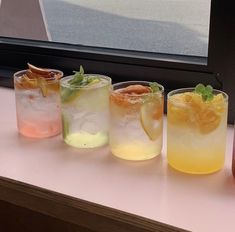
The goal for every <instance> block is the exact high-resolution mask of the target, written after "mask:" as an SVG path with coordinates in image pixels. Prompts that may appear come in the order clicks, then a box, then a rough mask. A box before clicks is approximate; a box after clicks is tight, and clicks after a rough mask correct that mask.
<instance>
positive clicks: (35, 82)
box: [16, 63, 61, 97]
mask: <svg viewBox="0 0 235 232" xmlns="http://www.w3.org/2000/svg"><path fill="white" fill-rule="evenodd" d="M59 78H61V74H60V73H59V72H55V71H53V70H51V69H46V68H45V69H44V68H38V67H36V66H34V65H32V64H30V63H28V69H27V70H26V72H25V73H24V74H23V75H22V76H21V81H19V82H17V83H16V85H17V87H18V88H21V89H37V88H40V90H41V92H42V95H43V96H44V97H46V96H47V95H48V87H49V88H51V89H53V90H54V91H58V90H59V83H55V84H50V85H48V82H50V81H51V80H56V79H59Z"/></svg>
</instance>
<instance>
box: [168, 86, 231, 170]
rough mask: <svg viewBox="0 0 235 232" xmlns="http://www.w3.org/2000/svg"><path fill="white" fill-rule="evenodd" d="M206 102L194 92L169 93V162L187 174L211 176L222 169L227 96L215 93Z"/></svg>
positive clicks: (182, 90)
mask: <svg viewBox="0 0 235 232" xmlns="http://www.w3.org/2000/svg"><path fill="white" fill-rule="evenodd" d="M213 95H214V97H213V99H212V100H208V101H205V100H203V98H202V96H201V95H200V94H197V93H195V92H194V88H185V89H178V90H174V91H171V92H169V93H168V99H167V160H168V163H169V165H170V166H171V167H173V168H175V169H177V170H179V171H181V172H185V173H191V174H208V173H213V172H216V171H218V170H220V169H221V168H222V167H223V164H224V159H225V148H226V133H227V111H228V95H227V94H226V93H224V92H222V91H219V90H214V91H213Z"/></svg>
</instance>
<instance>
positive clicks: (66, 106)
mask: <svg viewBox="0 0 235 232" xmlns="http://www.w3.org/2000/svg"><path fill="white" fill-rule="evenodd" d="M60 84H61V104H62V122H63V139H64V142H65V143H66V144H68V145H70V146H73V147H76V148H94V147H100V146H103V145H105V144H107V143H108V129H109V128H108V124H109V91H110V86H111V79H110V78H109V77H107V76H103V75H98V74H84V70H83V68H82V67H80V71H79V72H75V74H74V75H72V76H68V77H65V78H63V79H62V80H61V83H60Z"/></svg>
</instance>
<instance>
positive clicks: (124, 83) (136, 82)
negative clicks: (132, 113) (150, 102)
mask: <svg viewBox="0 0 235 232" xmlns="http://www.w3.org/2000/svg"><path fill="white" fill-rule="evenodd" d="M149 83H152V82H151V81H122V82H118V83H115V84H113V85H112V87H113V88H112V94H116V95H125V96H128V97H142V96H148V95H152V94H156V95H157V94H163V93H164V87H163V85H161V84H159V83H157V84H158V86H159V87H160V91H158V92H155V93H153V92H150V93H144V94H128V93H124V94H123V93H120V92H118V91H115V90H118V89H114V88H115V87H119V86H122V85H126V86H123V88H125V87H127V86H130V85H134V84H145V85H144V86H148V87H150V86H149ZM120 89H121V88H120Z"/></svg>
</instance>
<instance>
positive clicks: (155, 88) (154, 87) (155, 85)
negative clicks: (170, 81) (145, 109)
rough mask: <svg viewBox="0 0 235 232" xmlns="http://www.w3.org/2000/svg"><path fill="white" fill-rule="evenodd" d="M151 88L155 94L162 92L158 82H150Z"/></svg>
mask: <svg viewBox="0 0 235 232" xmlns="http://www.w3.org/2000/svg"><path fill="white" fill-rule="evenodd" d="M149 86H150V88H151V90H152V92H153V93H156V92H159V91H160V88H159V85H158V83H157V82H150V83H149Z"/></svg>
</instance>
